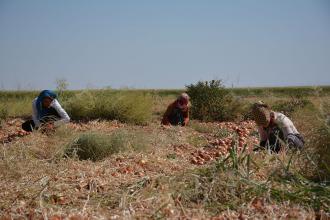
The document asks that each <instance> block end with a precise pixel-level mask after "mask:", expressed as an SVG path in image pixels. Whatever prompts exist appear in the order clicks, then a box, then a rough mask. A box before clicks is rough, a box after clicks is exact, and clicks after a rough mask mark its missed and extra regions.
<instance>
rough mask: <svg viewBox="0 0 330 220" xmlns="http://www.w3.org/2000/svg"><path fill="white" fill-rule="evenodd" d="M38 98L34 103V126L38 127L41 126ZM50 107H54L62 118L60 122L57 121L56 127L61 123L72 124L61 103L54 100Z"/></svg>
mask: <svg viewBox="0 0 330 220" xmlns="http://www.w3.org/2000/svg"><path fill="white" fill-rule="evenodd" d="M36 103H37V98H35V99H34V100H33V102H32V120H33V122H34V124H35V125H36V127H39V126H40V121H39V119H38V110H37V105H36ZM50 107H53V108H54V109H55V110H56V111H57V113H58V115H59V116H60V117H61V118H60V120H58V121H56V123H55V126H56V125H59V124H61V123H68V122H70V117H69V115H68V113H66V111H65V110H64V109H63V108H62V106H61V105H60V103H59V102H58V101H57V100H56V99H54V100H53V101H52V102H51V104H50Z"/></svg>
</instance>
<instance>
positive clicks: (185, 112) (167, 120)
mask: <svg viewBox="0 0 330 220" xmlns="http://www.w3.org/2000/svg"><path fill="white" fill-rule="evenodd" d="M176 105H177V101H174V102H172V103H171V104H170V105H169V106H168V107H167V109H166V111H165V113H164V115H163V119H162V124H163V125H168V124H170V117H171V114H172V113H173V111H174V109H175V108H176ZM181 112H182V117H183V122H184V125H187V124H188V122H189V107H188V106H187V108H186V109H183V110H181Z"/></svg>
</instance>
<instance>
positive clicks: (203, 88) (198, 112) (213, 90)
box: [187, 80, 243, 121]
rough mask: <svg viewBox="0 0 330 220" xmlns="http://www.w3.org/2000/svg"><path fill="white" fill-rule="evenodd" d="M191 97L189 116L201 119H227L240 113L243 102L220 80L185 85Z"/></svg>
mask: <svg viewBox="0 0 330 220" xmlns="http://www.w3.org/2000/svg"><path fill="white" fill-rule="evenodd" d="M187 93H188V95H189V96H190V98H191V103H192V107H191V116H192V118H194V119H199V120H202V121H229V120H235V119H237V118H238V117H239V115H241V112H242V106H243V104H242V103H241V101H239V100H238V99H237V98H236V97H234V95H233V94H232V93H230V91H229V90H227V89H225V87H224V86H223V85H222V82H221V81H220V80H212V81H210V82H207V81H205V82H202V81H200V82H197V83H196V84H191V85H188V86H187Z"/></svg>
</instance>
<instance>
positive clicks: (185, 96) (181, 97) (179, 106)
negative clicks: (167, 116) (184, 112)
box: [177, 92, 189, 109]
mask: <svg viewBox="0 0 330 220" xmlns="http://www.w3.org/2000/svg"><path fill="white" fill-rule="evenodd" d="M180 100H184V101H186V102H187V104H186V105H181V104H180ZM188 104H189V95H188V94H187V93H185V92H184V93H181V95H179V97H178V98H177V107H178V108H179V109H185V108H186V107H187V106H188Z"/></svg>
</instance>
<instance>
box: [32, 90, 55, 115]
mask: <svg viewBox="0 0 330 220" xmlns="http://www.w3.org/2000/svg"><path fill="white" fill-rule="evenodd" d="M46 97H48V98H51V99H56V97H57V95H56V94H55V93H54V92H53V91H51V90H43V91H42V92H40V94H39V96H38V98H37V102H36V106H37V111H38V119H39V120H40V119H41V118H42V117H44V116H45V115H47V112H48V109H47V108H44V107H43V106H42V101H43V100H44V98H46Z"/></svg>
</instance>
